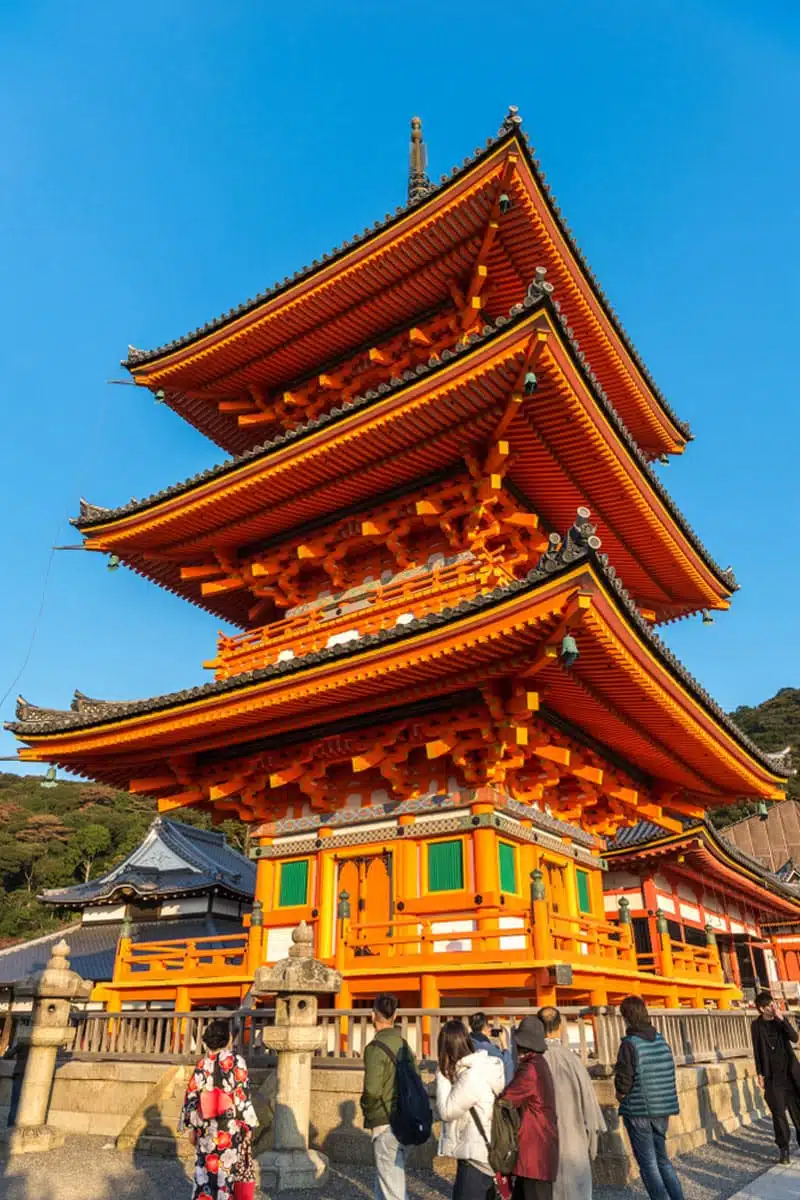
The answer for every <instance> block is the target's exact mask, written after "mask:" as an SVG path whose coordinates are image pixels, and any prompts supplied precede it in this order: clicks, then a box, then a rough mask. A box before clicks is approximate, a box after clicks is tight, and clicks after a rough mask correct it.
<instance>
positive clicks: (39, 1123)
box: [8, 939, 92, 1154]
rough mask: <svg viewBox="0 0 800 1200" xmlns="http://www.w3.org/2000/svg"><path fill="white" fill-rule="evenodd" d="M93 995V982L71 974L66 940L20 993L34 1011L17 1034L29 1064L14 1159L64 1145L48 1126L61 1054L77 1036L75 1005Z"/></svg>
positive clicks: (14, 1133) (12, 1143)
mask: <svg viewBox="0 0 800 1200" xmlns="http://www.w3.org/2000/svg"><path fill="white" fill-rule="evenodd" d="M91 991H92V983H91V982H90V981H89V980H84V979H81V977H80V975H78V974H76V972H75V971H71V970H70V967H69V946H68V945H67V943H66V942H65V941H64V940H63V939H62V940H61V941H60V942H57V943H56V945H55V946H53V949H52V952H51V955H50V958H49V960H48V962H47V966H46V967H45V968H44V970H42V971H36V972H35V973H34V974H33V975H30V976H29V977H28V978H27V979H26V980H25V981H24V983H21V984H20V985H19V986H18V987H17V988H15V996H16V997H17V998H19V999H21V1000H25V999H28V998H30V1000H31V1012H30V1015H29V1016H27V1017H26V1018H25V1019H24V1020H23V1021H22V1022H21V1024H20V1027H19V1030H18V1034H17V1040H18V1042H19V1045H20V1047H21V1049H22V1050H23V1052H24V1051H25V1050H27V1063H26V1066H25V1076H24V1078H23V1080H22V1090H21V1093H20V1099H19V1107H18V1109H17V1114H16V1121H15V1123H14V1127H13V1128H12V1129H10V1130H9V1131H8V1138H9V1149H10V1151H11V1153H12V1154H24V1153H26V1152H28V1151H34V1150H37V1151H38V1150H50V1149H52V1148H53V1147H55V1146H61V1145H62V1144H63V1142H64V1134H63V1133H62V1132H61V1131H60V1130H58V1129H51V1128H50V1127H49V1126H48V1125H47V1124H46V1122H47V1106H48V1103H49V1100H50V1092H51V1089H52V1086H53V1075H54V1074H55V1068H56V1054H57V1053H58V1050H59V1047H61V1046H63V1045H65V1043H67V1042H68V1041H69V1037H70V1034H71V1032H72V1031H71V1029H70V1023H69V1016H70V1008H71V1006H72V1003H73V1001H75V1000H88V999H89V996H90V994H91Z"/></svg>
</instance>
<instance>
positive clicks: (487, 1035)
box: [469, 1012, 514, 1083]
mask: <svg viewBox="0 0 800 1200" xmlns="http://www.w3.org/2000/svg"><path fill="white" fill-rule="evenodd" d="M469 1028H470V1038H471V1040H472V1044H473V1045H474V1047H475V1049H476V1050H485V1051H486V1053H487V1054H489V1055H491V1056H492V1057H494V1058H499V1059H500V1061H501V1062H502V1064H503V1070H504V1072H505V1077H506V1083H510V1082H511V1078H512V1076H513V1074H514V1057H513V1055H512V1053H511V1048H510V1046H509V1044H508V1030H507V1029H505V1028H504V1027H503V1026H502V1025H498V1026H495V1028H494V1029H491V1028H490V1026H489V1020H488V1017H487V1016H486V1013H485V1012H476V1013H473V1014H472V1016H471V1017H470V1019H469ZM493 1038H496V1039H497V1040H496V1041H493V1040H492V1039H493Z"/></svg>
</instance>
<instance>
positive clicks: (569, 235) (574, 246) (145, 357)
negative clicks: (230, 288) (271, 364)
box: [122, 105, 692, 438]
mask: <svg viewBox="0 0 800 1200" xmlns="http://www.w3.org/2000/svg"><path fill="white" fill-rule="evenodd" d="M521 125H522V118H521V117H520V116H519V113H518V110H517V108H516V107H515V106H513V105H512V107H511V108H510V109H509V112H508V115H507V116H506V118H505V120H504V121H503V124H502V126H501V127H500V130H499V132H498V134H497V136H496V137H492V138H487V140H486V145H485V146H483V147H479V148H478V149H477V150H476V151H475V153H474V154H472V155H468V156H467V157H466V158H465V159H464V161H463V163H462V165H461V166H460V167H454V168H453V169H452V171H451V172H450V174H449V175H442V177H441V180H440V182H439V185H438V186H437V187H431V188H428V189H426V190H424V191H423V190H419V191H418V192H417V193H416V194H415V195H414V196H413V198H411V199H410V200H409V202H408V204H406V205H400V206H399V207H398V208H396V209H395V211H394V213H387V214H386V216H385V217H384V219H383V221H376V222H375V223H374V224H373V225H372V226H369V227H368V228H366V229H364V230H363V231H362V232H361V233H357V234H356V235H355V237H353V238H352V239H350V240H349V241H345V242H344V243H343V244H342V245H341V246H335V247H334V248H333V250H331V251H330V253H328V254H323V256H322V258H321V259H314V261H313V262H312V263H311V264H310V266H306V267H303V268H301V269H300V270H299V271H295V273H294V274H293V275H287V276H286V278H285V279H283V280H281V281H276V282H275V283H274V284H273V285H272V287H271V288H267V289H266V290H265V291H263V292H259V293H258V294H257V295H256V296H253V297H251V298H250V299H248V300H245V301H244V302H243V303H242V304H239V305H238V306H237V307H236V308H231V309H229V310H228V312H225V313H222V314H221V315H220V316H218V317H215V318H214V320H212V321H208V322H207V323H206V324H205V325H201V326H198V328H197V329H194V330H192V331H191V332H190V333H187V334H185V335H184V336H183V337H180V338H176V339H175V340H174V341H172V342H167V343H165V344H164V345H163V346H158V347H157V348H156V349H154V350H138V349H136V347H134V346H129V347H128V357H127V359H124V360H123V362H122V366H124V367H127V368H128V369H129V370H131V369H134V368H135V367H137V366H140V365H142V364H143V363H148V362H154V361H155V360H156V359H159V358H162V357H164V355H167V354H171V353H172V352H173V351H175V350H179V349H180V348H181V347H183V346H189V345H191V344H192V342H196V341H199V340H200V339H201V338H204V337H206V336H207V335H208V334H210V333H213V332H214V331H215V330H217V329H222V328H224V326H225V325H229V324H231V322H233V321H236V320H238V319H239V317H242V316H244V315H245V314H246V313H249V312H252V311H253V310H254V309H256V308H258V307H259V306H260V305H262V304H265V303H266V302H267V301H268V300H272V299H274V298H275V297H276V296H279V295H280V294H281V292H283V291H287V290H288V289H289V288H291V287H293V286H294V285H295V284H297V283H299V282H300V281H301V280H304V279H307V278H309V277H310V276H312V275H314V274H315V272H317V271H319V270H322V269H323V268H324V267H327V266H328V265H329V264H330V263H332V262H335V261H336V259H338V258H340V257H342V256H343V255H345V254H348V253H349V252H350V251H351V250H352V249H353V247H354V246H358V245H359V244H361V243H364V242H369V241H371V240H372V239H373V238H376V237H379V236H380V235H381V234H382V233H383V232H384V231H385V230H387V229H389V228H390V227H391V226H392V225H393V224H395V223H396V222H398V221H401V220H402V219H403V217H405V216H406V215H407V214H408V213H409V212H411V211H413V209H415V208H418V207H419V205H420V204H422V203H427V202H428V201H429V200H430V199H431V198H432V197H434V196H438V195H441V194H443V193H444V192H446V191H447V189H448V188H450V187H452V186H453V185H454V184H456V183H457V182H458V180H460V179H461V178H462V177H463V175H465V174H466V172H467V171H470V170H471V169H472V168H473V167H474V166H475V165H476V164H477V163H479V162H481V161H482V160H483V159H484V158H486V156H487V155H489V154H491V153H493V152H494V151H495V150H497V148H498V147H499V146H501V145H502V144H503V143H504V142H508V141H511V140H512V139H514V138H516V139H517V141H518V142H519V144H520V147H521V149H522V152H523V154H524V155H525V158H526V161H527V163H528V165H529V167H530V169H531V171H532V173H533V176H534V178H535V179H536V182H537V184H538V186H539V187H540V188H541V191H542V194H543V196H544V197H545V200H546V202H547V204H548V206H549V208H550V211H551V213H552V214H553V217H554V218H555V222H556V225H557V226H558V228H559V229H560V231H561V233H562V234H563V236H564V238H565V240H566V242H567V245H568V246H569V248H570V250H571V251H572V253H573V254H574V256H575V258H576V259H577V261H578V263H579V265H580V267H581V269H582V270H583V272H584V273H585V275H586V277H587V278H588V279H589V281H590V282H591V285H592V287H593V289H594V291H595V293H596V295H597V298H598V300H599V302H600V305H601V307H602V308H603V310H604V312H605V314H606V316H607V317H608V319H609V321H610V322H611V324H612V326H613V327H614V329H615V330H616V332H617V334H618V335H619V337H620V339H621V340H622V343H623V345H624V346H625V348H626V349H627V351H628V353H629V354H630V356H631V358H632V359H633V361H634V362H635V363H636V365H637V367H638V368H639V370H640V371H641V373H642V376H643V377H644V379H645V380H646V381H647V384H648V386H649V387H650V389H651V391H652V393H653V395H654V396H655V397H656V399H657V400H658V403H659V404H660V406H661V408H662V409H663V411H664V413H665V414H666V416H667V417H668V418H669V420H670V421H671V422H672V423H673V425H674V426H675V428H676V429H678V430H679V431H680V432H681V433H682V434H683V436H684V437H686V438H691V436H692V433H691V429H690V428H689V425H688V424H687V423H686V422H685V421H681V420H680V419H679V418H678V417H677V415H676V414H675V412H674V411H673V410H672V408H671V407H670V405H669V404H668V403H667V401H666V399H665V398H664V396H663V395H662V393H661V391H660V389H659V388H658V387H657V386H656V383H655V381H654V380H653V377H652V376H651V374H650V372H649V371H648V369H647V367H646V366H645V364H644V362H643V361H642V359H641V357H640V356H639V353H638V351H637V350H636V348H635V347H634V345H633V343H632V342H631V340H630V338H629V336H628V334H627V333H626V331H625V328H624V326H623V324H622V322H621V320H620V318H619V316H618V314H617V312H616V310H615V309H614V307H613V305H612V304H611V303H610V301H609V299H608V297H607V296H606V294H605V292H604V290H603V288H602V287H601V286H600V283H599V281H598V280H597V278H596V276H595V274H594V272H593V271H592V269H591V267H590V266H589V264H588V262H587V261H586V258H585V256H584V254H583V251H582V250H581V248H580V246H579V245H578V243H577V241H576V240H575V236H574V234H573V232H572V230H571V229H570V227H569V225H568V224H567V222H566V220H565V219H564V216H563V214H562V212H561V209H560V207H559V205H558V203H557V201H556V199H555V197H554V196H553V193H552V191H551V190H550V186H549V184H548V183H547V179H546V176H545V174H544V172H543V171H542V170H541V166H540V163H539V160H538V159H537V158H535V157H534V153H533V147H532V146H531V144H530V140H529V138H528V135H527V134H526V133H523V132H522V129H521V128H520V127H521Z"/></svg>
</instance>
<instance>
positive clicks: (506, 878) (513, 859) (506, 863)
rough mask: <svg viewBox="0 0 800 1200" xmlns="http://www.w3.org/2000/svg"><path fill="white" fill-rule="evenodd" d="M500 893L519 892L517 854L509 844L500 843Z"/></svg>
mask: <svg viewBox="0 0 800 1200" xmlns="http://www.w3.org/2000/svg"><path fill="white" fill-rule="evenodd" d="M499 850H500V891H501V892H516V890H517V852H516V850H515V849H514V847H513V846H512V845H510V843H509V842H500V847H499Z"/></svg>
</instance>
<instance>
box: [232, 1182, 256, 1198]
mask: <svg viewBox="0 0 800 1200" xmlns="http://www.w3.org/2000/svg"><path fill="white" fill-rule="evenodd" d="M255 1194H256V1185H255V1184H254V1183H235V1184H234V1185H233V1200H255Z"/></svg>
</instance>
